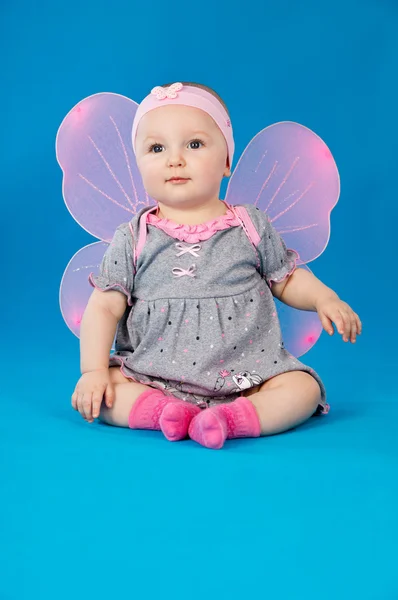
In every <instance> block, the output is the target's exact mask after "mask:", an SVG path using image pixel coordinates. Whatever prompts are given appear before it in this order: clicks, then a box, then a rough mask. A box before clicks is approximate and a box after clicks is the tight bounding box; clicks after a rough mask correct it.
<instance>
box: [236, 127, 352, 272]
mask: <svg viewBox="0 0 398 600" xmlns="http://www.w3.org/2000/svg"><path fill="white" fill-rule="evenodd" d="M339 194H340V178H339V173H338V170H337V167H336V163H335V161H334V158H333V156H332V153H331V152H330V150H329V148H328V147H327V146H326V144H325V142H324V141H323V140H322V139H321V138H320V137H319V136H317V135H316V134H315V133H314V132H313V131H311V130H310V129H308V128H307V127H304V126H303V125H299V124H298V123H292V122H282V123H276V124H275V125H271V126H270V127H267V128H265V129H263V130H262V131H260V133H258V134H257V135H256V136H255V137H254V138H253V139H252V141H251V142H250V143H249V144H248V146H247V147H246V149H245V150H244V152H243V154H242V156H241V158H240V160H239V162H238V164H237V166H236V168H235V170H234V172H233V174H232V176H231V179H230V181H229V185H228V188H227V193H226V198H225V199H226V201H227V202H229V203H230V204H242V203H245V204H253V205H255V206H257V207H258V208H260V210H262V211H264V212H265V213H267V215H268V216H269V218H270V220H271V223H272V225H273V226H274V227H275V229H276V230H277V231H278V233H280V235H282V237H283V239H284V241H285V243H286V246H287V247H288V248H292V249H293V250H296V252H297V253H298V254H299V256H300V259H299V261H298V264H305V263H309V262H310V261H312V260H314V259H315V258H317V257H318V256H319V255H320V254H321V253H322V252H323V251H324V249H325V248H326V246H327V243H328V241H329V236H330V213H331V211H332V209H333V207H334V206H335V205H336V203H337V201H338V198H339Z"/></svg>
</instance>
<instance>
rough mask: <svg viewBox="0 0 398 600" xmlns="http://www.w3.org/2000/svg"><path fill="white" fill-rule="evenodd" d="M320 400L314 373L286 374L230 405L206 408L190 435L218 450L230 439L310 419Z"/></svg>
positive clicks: (270, 432) (278, 430)
mask: <svg viewBox="0 0 398 600" xmlns="http://www.w3.org/2000/svg"><path fill="white" fill-rule="evenodd" d="M320 399H321V390H320V387H319V385H318V383H317V382H316V380H315V379H314V378H313V377H312V376H311V375H309V374H308V373H304V372H303V371H292V372H289V373H282V374H281V375H277V376H276V377H273V378H272V379H269V380H268V381H266V382H265V383H263V384H262V385H261V386H259V388H257V389H256V390H248V391H247V392H245V393H243V394H242V396H241V397H240V398H238V399H237V400H235V401H234V402H231V403H230V404H221V405H220V406H214V407H212V408H210V409H208V410H207V411H204V412H203V414H200V415H198V416H197V417H195V418H194V419H193V421H192V422H191V425H190V427H189V435H190V437H191V438H192V439H194V440H195V441H197V442H199V443H200V444H202V445H203V446H206V447H208V448H215V449H216V448H221V447H222V446H223V444H224V442H225V440H226V439H227V438H237V437H258V436H259V435H274V434H277V433H281V432H283V431H287V430H288V429H292V428H293V427H297V426H298V425H301V424H302V423H304V421H307V419H309V418H310V417H311V416H312V415H313V414H314V413H315V411H316V409H317V407H318V404H319V402H320Z"/></svg>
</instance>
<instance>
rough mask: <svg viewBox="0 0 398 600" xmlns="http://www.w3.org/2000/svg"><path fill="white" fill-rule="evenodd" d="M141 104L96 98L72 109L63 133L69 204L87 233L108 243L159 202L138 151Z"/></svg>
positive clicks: (60, 143) (60, 152)
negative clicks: (136, 123) (148, 187)
mask: <svg viewBox="0 0 398 600" xmlns="http://www.w3.org/2000/svg"><path fill="white" fill-rule="evenodd" d="M137 106H138V105H137V104H136V103H135V102H133V101H132V100H130V99H129V98H126V97H125V96H121V95H119V94H111V93H101V94H94V95H93V96H89V97H88V98H85V99H84V100H82V101H81V102H79V103H78V104H77V105H76V106H75V107H74V108H72V110H71V111H70V112H69V113H68V114H67V115H66V117H65V119H64V120H63V121H62V124H61V126H60V128H59V130H58V134H57V139H56V155H57V160H58V162H59V164H60V166H61V169H62V171H63V195H64V199H65V203H66V206H67V207H68V209H69V211H70V213H71V215H72V216H73V218H74V219H75V220H76V221H77V222H78V223H79V224H80V225H81V226H82V227H83V229H85V230H86V231H88V232H89V233H91V234H92V235H93V236H95V237H96V238H98V239H101V240H104V241H108V242H110V241H111V239H112V236H113V234H114V232H115V230H116V228H117V227H118V226H119V225H120V224H121V223H125V222H127V221H130V220H131V219H132V217H133V216H134V215H135V214H136V213H137V212H138V211H139V210H141V208H143V207H144V206H150V205H153V204H155V202H154V201H153V200H152V199H151V198H150V197H149V196H148V194H147V193H146V191H145V189H144V186H143V183H142V179H141V175H140V173H139V171H138V167H137V163H136V160H135V156H134V153H133V150H132V143H131V131H132V125H133V119H134V115H135V112H136V110H137Z"/></svg>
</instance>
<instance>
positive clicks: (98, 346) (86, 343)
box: [80, 289, 127, 374]
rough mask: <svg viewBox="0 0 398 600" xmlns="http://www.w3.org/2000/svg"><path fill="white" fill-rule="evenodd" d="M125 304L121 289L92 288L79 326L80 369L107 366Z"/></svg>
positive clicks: (103, 367)
mask: <svg viewBox="0 0 398 600" xmlns="http://www.w3.org/2000/svg"><path fill="white" fill-rule="evenodd" d="M126 306H127V298H126V296H125V295H124V294H122V293H121V292H117V291H114V290H109V291H107V292H101V291H99V290H96V289H95V290H94V291H93V293H92V294H91V296H90V299H89V301H88V304H87V307H86V310H85V312H84V315H83V319H82V322H81V327H80V369H81V373H82V374H84V373H88V372H89V371H97V370H101V369H108V367H109V354H110V351H111V348H112V343H113V340H114V337H115V332H116V327H117V324H118V322H119V321H120V319H121V317H122V316H123V314H124V312H125V310H126Z"/></svg>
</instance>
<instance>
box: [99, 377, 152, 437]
mask: <svg viewBox="0 0 398 600" xmlns="http://www.w3.org/2000/svg"><path fill="white" fill-rule="evenodd" d="M109 376H110V380H111V382H112V383H113V386H114V389H115V398H114V401H113V406H112V408H108V407H107V406H106V405H105V402H103V403H102V405H101V411H100V415H99V419H100V421H103V422H104V423H108V425H114V426H116V427H128V426H129V415H130V413H131V409H132V408H133V404H134V402H135V401H136V400H137V399H138V398H139V397H140V396H141V394H143V392H146V391H147V390H149V389H150V388H149V386H147V385H143V384H142V383H135V382H132V381H130V380H129V379H127V378H126V377H125V376H124V375H123V374H122V372H121V371H120V368H119V367H110V369H109Z"/></svg>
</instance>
